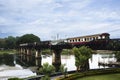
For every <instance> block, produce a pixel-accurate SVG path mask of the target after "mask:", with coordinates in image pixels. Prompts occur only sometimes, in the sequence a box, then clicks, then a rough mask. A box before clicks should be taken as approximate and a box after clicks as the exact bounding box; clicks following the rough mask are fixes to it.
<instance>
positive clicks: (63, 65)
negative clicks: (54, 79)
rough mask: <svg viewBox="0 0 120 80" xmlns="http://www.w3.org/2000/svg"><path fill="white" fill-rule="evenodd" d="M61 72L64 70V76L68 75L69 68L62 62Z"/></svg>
mask: <svg viewBox="0 0 120 80" xmlns="http://www.w3.org/2000/svg"><path fill="white" fill-rule="evenodd" d="M60 72H62V74H63V75H64V77H66V75H67V68H65V64H62V65H61V66H60Z"/></svg>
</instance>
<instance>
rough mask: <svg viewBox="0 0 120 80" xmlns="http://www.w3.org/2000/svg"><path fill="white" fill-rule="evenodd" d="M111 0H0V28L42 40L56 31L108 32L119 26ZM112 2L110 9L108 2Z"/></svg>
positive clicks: (118, 15)
mask: <svg viewBox="0 0 120 80" xmlns="http://www.w3.org/2000/svg"><path fill="white" fill-rule="evenodd" d="M113 1H114V0H113ZM113 1H112V0H111V1H109V0H107V1H106V2H107V3H104V0H101V1H98V0H8V1H5V0H0V12H1V13H0V30H2V32H6V33H11V32H12V33H13V34H20V35H22V34H26V33H34V34H36V35H38V36H40V37H41V38H44V39H45V38H46V39H50V38H51V36H52V35H56V34H57V33H59V34H61V36H62V35H63V36H64V35H68V36H74V35H76V36H80V35H85V34H92V33H100V32H106V31H111V30H114V29H115V27H116V29H117V28H119V26H120V24H119V20H120V11H119V8H118V7H119V6H116V5H115V4H116V3H112V2H113ZM95 3H97V4H99V5H97V4H95ZM103 3H104V5H102V4H103ZM111 3H112V4H114V5H115V6H112V7H113V8H111V6H109V5H108V4H111ZM106 6H107V7H106ZM117 33H118V32H117Z"/></svg>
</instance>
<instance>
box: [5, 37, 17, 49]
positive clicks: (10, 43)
mask: <svg viewBox="0 0 120 80" xmlns="http://www.w3.org/2000/svg"><path fill="white" fill-rule="evenodd" d="M5 43H6V48H7V49H14V48H15V46H16V38H15V37H12V36H9V37H8V38H6V39H5Z"/></svg>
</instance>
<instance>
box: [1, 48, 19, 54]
mask: <svg viewBox="0 0 120 80" xmlns="http://www.w3.org/2000/svg"><path fill="white" fill-rule="evenodd" d="M16 52H17V51H16V50H14V49H10V50H0V54H15V53H16Z"/></svg>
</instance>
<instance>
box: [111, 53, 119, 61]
mask: <svg viewBox="0 0 120 80" xmlns="http://www.w3.org/2000/svg"><path fill="white" fill-rule="evenodd" d="M113 53H114V54H115V57H116V59H117V61H118V62H120V51H115V52H113Z"/></svg>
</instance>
